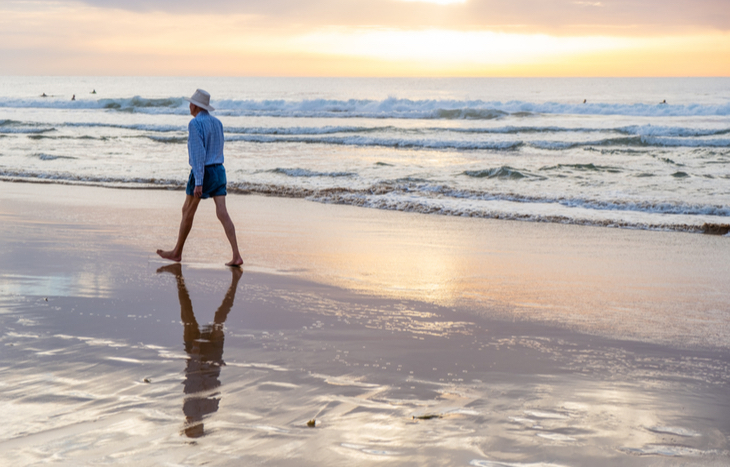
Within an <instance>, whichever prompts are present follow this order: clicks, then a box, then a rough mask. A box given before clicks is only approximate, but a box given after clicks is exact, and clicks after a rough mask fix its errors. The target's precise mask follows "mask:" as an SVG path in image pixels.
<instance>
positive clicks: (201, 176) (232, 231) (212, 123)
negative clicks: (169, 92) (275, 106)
mask: <svg viewBox="0 0 730 467" xmlns="http://www.w3.org/2000/svg"><path fill="white" fill-rule="evenodd" d="M186 100H187V101H188V102H190V115H192V116H193V117H194V118H193V119H192V120H190V123H189V124H188V133H189V134H188V157H189V162H190V167H192V170H191V171H190V177H189V180H188V186H187V189H186V190H185V195H186V196H185V202H184V203H183V208H182V220H181V221H180V230H179V231H178V235H177V243H175V247H174V248H173V249H172V250H169V251H164V250H157V254H158V255H160V256H161V257H163V258H165V259H169V260H170V261H175V262H179V261H180V260H182V253H183V247H184V246H185V240H186V239H187V238H188V234H190V229H192V228H193V219H194V218H195V211H197V209H198V204H199V203H200V200H201V199H206V198H213V202H214V203H215V213H216V216H218V220H219V221H220V222H221V224H222V225H223V230H224V231H225V232H226V237H227V238H228V242H229V243H230V244H231V250H232V251H233V258H232V259H231V260H230V261H229V262H227V263H226V266H240V265H242V264H243V258H241V253H240V252H239V251H238V242H237V240H236V227H235V226H234V225H233V221H232V220H231V217H230V216H229V215H228V209H227V208H226V193H227V192H226V169H225V168H224V167H223V125H222V124H221V122H220V120H218V119H217V118H215V117H213V116H212V115H210V114H209V113H208V112H209V111H213V110H214V109H213V107H212V106H211V105H210V94H208V93H207V92H205V91H203V90H202V89H198V90H197V91H195V94H193V97H191V98H190V99H186Z"/></svg>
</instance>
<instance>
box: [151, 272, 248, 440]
mask: <svg viewBox="0 0 730 467" xmlns="http://www.w3.org/2000/svg"><path fill="white" fill-rule="evenodd" d="M165 272H167V273H170V274H173V275H174V276H175V279H176V281H177V296H178V299H179V301H180V318H181V319H182V322H183V325H184V327H183V343H184V346H185V352H186V353H187V354H188V359H187V364H186V367H185V380H184V381H183V385H184V389H183V391H184V393H185V396H186V397H185V401H184V403H183V413H184V414H185V428H184V430H183V432H184V434H185V436H187V437H189V438H199V437H201V436H204V435H205V427H204V424H203V418H204V417H206V416H208V415H210V414H212V413H215V412H216V411H217V410H218V405H219V403H220V392H219V391H218V388H219V387H220V385H221V382H220V379H219V377H220V373H221V367H222V366H223V365H225V362H224V361H223V342H224V339H225V336H224V332H223V324H224V323H225V322H226V318H227V317H228V313H230V311H231V308H232V307H233V301H234V299H235V297H236V289H237V287H238V281H239V279H240V278H241V275H242V274H243V272H242V271H241V270H240V269H239V268H231V285H230V287H228V291H227V292H226V295H225V297H223V302H222V303H221V305H220V307H218V310H217V311H216V312H215V316H214V318H213V322H212V323H210V324H206V325H204V326H203V327H202V328H201V327H200V325H199V324H198V322H197V320H196V319H195V313H194V312H193V303H192V301H191V300H190V294H189V293H188V289H187V287H186V286H185V278H184V277H183V275H182V266H181V265H180V264H170V265H168V266H164V267H161V268H159V269H158V270H157V273H158V274H159V273H165Z"/></svg>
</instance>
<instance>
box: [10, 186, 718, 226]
mask: <svg viewBox="0 0 730 467" xmlns="http://www.w3.org/2000/svg"><path fill="white" fill-rule="evenodd" d="M107 180H108V178H104V179H103V180H98V181H89V180H83V179H79V180H74V179H63V178H43V177H42V176H39V174H37V173H30V174H24V175H17V174H16V175H4V174H3V175H0V182H3V183H31V184H33V183H38V184H58V185H65V186H86V187H97V188H106V189H122V190H167V191H184V189H185V183H184V182H180V181H174V180H157V179H150V180H149V181H148V182H147V183H144V182H139V181H137V183H139V185H138V186H133V185H130V181H129V180H126V179H118V180H116V181H107ZM229 185H230V186H229V187H228V192H229V193H228V194H229V195H235V196H240V195H244V196H246V195H253V196H265V197H275V198H285V199H306V200H307V201H312V202H318V203H321V204H330V205H342V206H352V207H360V208H368V209H377V210H383V211H395V212H402V213H415V214H427V215H438V216H446V217H469V218H475V219H485V220H507V221H517V222H532V223H539V224H559V225H575V226H583V227H599V228H611V229H625V230H645V231H653V232H675V233H702V234H707V235H716V236H725V237H727V236H730V224H726V223H723V222H722V219H724V218H723V217H722V216H718V215H715V216H709V217H716V218H717V221H716V222H707V221H706V220H704V221H702V223H701V224H700V223H696V224H688V223H681V224H677V223H675V224H672V223H666V222H665V223H660V224H648V223H645V222H630V221H615V220H591V219H588V218H571V217H567V216H561V215H551V216H547V217H542V216H539V215H534V214H520V213H511V214H510V213H504V212H489V211H480V210H469V209H467V210H450V209H441V210H438V209H436V210H435V209H434V208H433V206H429V205H427V204H414V205H410V206H409V207H408V208H406V209H403V208H401V207H397V206H394V205H388V204H387V203H385V204H381V205H378V206H373V205H369V204H368V203H367V202H365V201H362V200H359V199H358V198H357V195H358V194H370V193H372V191H373V188H372V187H371V188H364V189H343V188H337V189H333V188H307V187H287V186H278V185H269V184H261V183H248V182H244V183H231V184H229ZM310 198H311V199H310ZM519 201H520V200H517V202H519ZM609 210H610V209H609ZM630 211H631V210H630ZM669 215H677V214H669ZM706 217H707V216H706Z"/></svg>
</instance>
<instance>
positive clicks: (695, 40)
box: [0, 0, 730, 77]
mask: <svg viewBox="0 0 730 467" xmlns="http://www.w3.org/2000/svg"><path fill="white" fill-rule="evenodd" d="M0 74H1V75H135V76H150V75H151V76H436V77H441V76H466V77H470V76H475V77H476V76H479V77H481V76H483V77H512V76H520V77H531V76H541V77H548V76H550V77H552V76H558V77H562V76H578V77H583V76H600V77H610V76H622V77H623V76H730V0H692V1H688V0H600V1H596V0H206V1H204V2H202V1H200V0H195V1H193V0H55V1H54V0H1V1H0Z"/></svg>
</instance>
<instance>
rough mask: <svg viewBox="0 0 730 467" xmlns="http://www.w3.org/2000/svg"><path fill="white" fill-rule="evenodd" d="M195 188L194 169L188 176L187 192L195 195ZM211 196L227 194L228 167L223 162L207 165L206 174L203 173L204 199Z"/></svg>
mask: <svg viewBox="0 0 730 467" xmlns="http://www.w3.org/2000/svg"><path fill="white" fill-rule="evenodd" d="M194 190H195V177H194V176H193V171H192V170H191V171H190V177H189V178H188V186H187V187H186V188H185V193H186V194H188V195H190V196H194V194H193V193H194ZM211 196H226V169H225V168H224V167H223V164H212V165H206V166H205V175H203V196H201V198H202V199H206V198H210V197H211Z"/></svg>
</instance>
